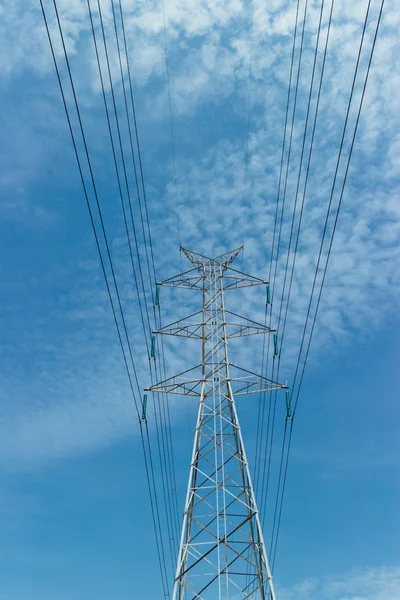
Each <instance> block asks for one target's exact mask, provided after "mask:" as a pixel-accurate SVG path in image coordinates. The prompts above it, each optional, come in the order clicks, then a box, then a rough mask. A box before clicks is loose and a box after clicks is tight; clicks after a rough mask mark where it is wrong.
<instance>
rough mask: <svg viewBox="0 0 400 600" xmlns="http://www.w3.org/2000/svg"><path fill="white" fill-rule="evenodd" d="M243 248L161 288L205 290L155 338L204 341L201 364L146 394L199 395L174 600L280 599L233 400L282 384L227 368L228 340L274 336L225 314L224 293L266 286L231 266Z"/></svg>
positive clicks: (201, 260) (203, 261) (199, 260)
mask: <svg viewBox="0 0 400 600" xmlns="http://www.w3.org/2000/svg"><path fill="white" fill-rule="evenodd" d="M240 250H241V248H238V249H236V250H233V251H232V252H228V253H227V254H222V255H221V256H217V257H216V258H208V257H207V256H203V255H201V254H196V253H195V252H189V251H188V250H185V249H184V248H182V251H183V252H184V253H185V255H186V256H187V258H188V259H189V260H190V261H191V262H192V264H193V265H194V267H193V268H192V269H190V270H189V271H186V272H185V273H181V274H179V275H177V276H176V277H172V278H170V279H167V280H166V281H163V282H162V283H160V284H159V285H166V286H172V287H177V288H189V289H192V290H201V291H202V293H203V307H202V309H201V310H200V311H198V312H196V313H194V314H192V315H190V316H188V317H186V318H184V319H181V320H179V321H176V322H175V323H172V324H171V325H168V326H166V327H162V328H161V329H160V330H159V331H158V332H157V333H160V334H166V335H173V336H182V337H186V338H195V339H199V340H201V341H202V361H201V364H200V365H198V366H196V367H193V368H191V369H189V370H187V371H184V372H183V373H180V374H179V375H176V376H174V377H171V378H169V379H166V380H165V381H162V382H160V383H158V384H156V385H154V386H152V387H151V388H149V391H153V392H166V393H169V394H183V395H186V396H194V397H198V398H199V411H198V418H197V424H196V430H195V435H194V445H193V454H192V460H191V465H190V474H189V483H188V488H187V495H186V502H185V510H184V515H183V525H182V535H181V541H180V547H179V553H178V562H177V568H176V575H175V582H174V592H173V600H195V599H198V600H228V599H229V600H239V599H240V600H244V599H245V598H249V599H250V598H251V599H252V600H259V599H260V600H264V599H270V600H275V599H276V596H275V591H274V586H273V583H272V575H271V571H270V567H269V563H268V558H267V552H266V548H265V543H264V538H263V533H262V530H261V524H260V518H259V513H258V510H257V505H256V501H255V496H254V490H253V485H252V482H251V477H250V472H249V466H248V462H247V458H246V452H245V449H244V444H243V439H242V433H241V430H240V425H239V421H238V417H237V413H236V407H235V396H239V395H243V394H252V393H258V392H265V391H271V390H276V389H281V388H283V387H285V386H283V385H280V384H279V383H276V382H274V381H271V380H269V379H266V378H265V377H262V376H261V375H258V374H256V373H253V372H251V371H248V370H246V369H243V368H240V367H238V366H235V365H232V364H230V363H229V359H228V339H230V338H235V337H242V336H245V335H251V334H257V333H269V332H271V331H273V330H271V329H269V328H268V327H266V326H265V325H262V324H261V323H257V322H255V321H251V320H249V319H245V318H243V317H240V316H239V315H237V314H235V313H232V312H230V311H228V310H226V309H225V305H224V292H225V291H226V290H232V289H238V288H243V287H248V286H254V285H260V284H266V283H267V282H265V281H263V280H262V279H258V278H257V277H253V276H251V275H248V274H246V273H241V272H240V271H237V270H236V269H233V268H232V267H231V266H230V265H231V263H232V262H233V260H234V259H235V258H236V256H237V255H238V253H239V252H240Z"/></svg>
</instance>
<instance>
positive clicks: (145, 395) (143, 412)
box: [142, 394, 147, 421]
mask: <svg viewBox="0 0 400 600" xmlns="http://www.w3.org/2000/svg"><path fill="white" fill-rule="evenodd" d="M146 410H147V394H144V396H143V404H142V421H145V420H146Z"/></svg>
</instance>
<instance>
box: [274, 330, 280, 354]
mask: <svg viewBox="0 0 400 600" xmlns="http://www.w3.org/2000/svg"><path fill="white" fill-rule="evenodd" d="M274 355H275V356H278V355H279V351H278V334H277V333H274Z"/></svg>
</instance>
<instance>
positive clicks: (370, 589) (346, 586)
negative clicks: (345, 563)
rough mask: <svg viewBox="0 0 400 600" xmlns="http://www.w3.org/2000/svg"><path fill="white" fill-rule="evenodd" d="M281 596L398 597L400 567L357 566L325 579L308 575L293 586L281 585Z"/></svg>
mask: <svg viewBox="0 0 400 600" xmlns="http://www.w3.org/2000/svg"><path fill="white" fill-rule="evenodd" d="M278 594H279V597H280V598H282V600H292V599H293V600H303V599H304V600H314V599H315V600H398V598H400V568H399V567H396V566H394V567H376V568H369V569H363V570H354V571H350V572H349V573H345V574H343V575H337V576H332V577H331V578H329V579H326V580H318V579H305V580H304V581H302V582H301V583H299V584H296V585H294V586H293V587H292V588H290V589H286V588H282V589H278Z"/></svg>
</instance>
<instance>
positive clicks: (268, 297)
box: [267, 283, 271, 304]
mask: <svg viewBox="0 0 400 600" xmlns="http://www.w3.org/2000/svg"><path fill="white" fill-rule="evenodd" d="M267 304H271V291H270V289H269V283H268V284H267Z"/></svg>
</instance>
